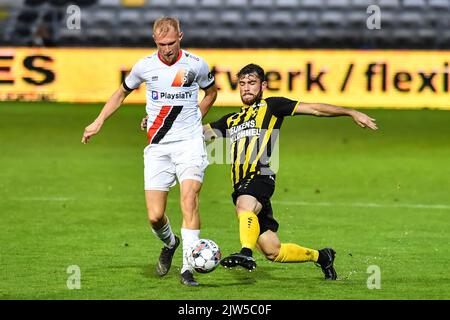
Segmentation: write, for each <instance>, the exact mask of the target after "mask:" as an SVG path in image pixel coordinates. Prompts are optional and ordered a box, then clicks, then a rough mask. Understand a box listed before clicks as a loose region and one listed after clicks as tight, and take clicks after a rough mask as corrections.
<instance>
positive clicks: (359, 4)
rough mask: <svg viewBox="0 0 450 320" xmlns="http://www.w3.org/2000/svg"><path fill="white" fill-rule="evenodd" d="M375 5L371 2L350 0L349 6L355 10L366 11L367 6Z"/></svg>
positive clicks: (370, 0) (367, 0)
mask: <svg viewBox="0 0 450 320" xmlns="http://www.w3.org/2000/svg"><path fill="white" fill-rule="evenodd" d="M372 4H376V3H375V2H374V1H373V0H351V2H350V5H351V7H353V9H355V10H361V9H364V11H365V9H367V7H368V6H370V5H372Z"/></svg>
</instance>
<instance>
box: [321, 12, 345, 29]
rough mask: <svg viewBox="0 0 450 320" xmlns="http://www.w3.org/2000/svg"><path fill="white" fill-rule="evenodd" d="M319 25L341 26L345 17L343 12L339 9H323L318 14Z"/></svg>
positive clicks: (328, 26) (327, 26) (343, 24)
mask: <svg viewBox="0 0 450 320" xmlns="http://www.w3.org/2000/svg"><path fill="white" fill-rule="evenodd" d="M320 22H321V26H323V27H325V28H343V27H345V23H346V19H344V14H343V13H341V12H339V11H323V12H322V14H321V16H320Z"/></svg>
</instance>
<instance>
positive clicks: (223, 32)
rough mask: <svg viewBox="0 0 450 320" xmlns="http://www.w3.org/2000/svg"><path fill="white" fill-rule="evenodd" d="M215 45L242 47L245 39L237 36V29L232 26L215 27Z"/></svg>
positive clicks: (218, 46) (220, 46) (219, 46)
mask: <svg viewBox="0 0 450 320" xmlns="http://www.w3.org/2000/svg"><path fill="white" fill-rule="evenodd" d="M213 39H214V46H215V47H217V48H241V47H243V41H242V39H241V37H237V36H236V31H235V30H233V29H230V28H215V29H214V30H213Z"/></svg>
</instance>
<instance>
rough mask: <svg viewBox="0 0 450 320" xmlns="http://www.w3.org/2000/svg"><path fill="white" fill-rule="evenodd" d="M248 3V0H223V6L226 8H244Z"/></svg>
mask: <svg viewBox="0 0 450 320" xmlns="http://www.w3.org/2000/svg"><path fill="white" fill-rule="evenodd" d="M248 5H249V4H248V0H224V6H225V7H227V8H236V9H244V8H247V6H248Z"/></svg>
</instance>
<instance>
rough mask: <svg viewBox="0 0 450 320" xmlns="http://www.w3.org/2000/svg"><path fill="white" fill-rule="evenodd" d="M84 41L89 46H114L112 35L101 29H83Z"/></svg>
mask: <svg viewBox="0 0 450 320" xmlns="http://www.w3.org/2000/svg"><path fill="white" fill-rule="evenodd" d="M82 30H83V33H85V34H86V41H87V44H88V45H91V46H110V45H113V44H114V39H113V35H112V34H111V33H110V32H109V30H106V29H103V28H83V29H82Z"/></svg>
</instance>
